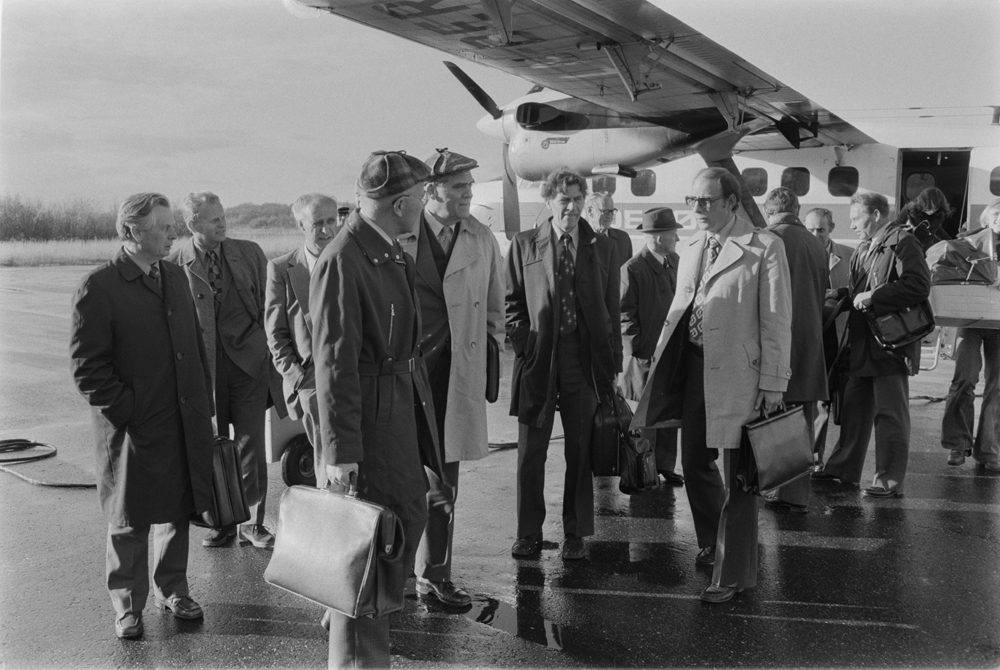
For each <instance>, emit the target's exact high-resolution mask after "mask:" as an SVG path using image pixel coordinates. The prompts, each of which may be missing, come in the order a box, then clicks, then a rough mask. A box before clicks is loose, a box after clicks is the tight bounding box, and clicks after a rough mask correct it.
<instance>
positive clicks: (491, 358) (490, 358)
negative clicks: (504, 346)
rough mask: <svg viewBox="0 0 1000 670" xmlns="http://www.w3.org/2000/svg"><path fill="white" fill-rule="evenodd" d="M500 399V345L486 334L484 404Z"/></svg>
mask: <svg viewBox="0 0 1000 670" xmlns="http://www.w3.org/2000/svg"><path fill="white" fill-rule="evenodd" d="M498 397H500V345H499V344H497V341H496V340H495V339H494V338H493V336H492V335H490V334H489V333H487V334H486V402H496V401H497V398H498Z"/></svg>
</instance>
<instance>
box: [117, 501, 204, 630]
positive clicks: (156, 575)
mask: <svg viewBox="0 0 1000 670" xmlns="http://www.w3.org/2000/svg"><path fill="white" fill-rule="evenodd" d="M150 528H153V588H154V591H155V594H156V597H157V598H160V599H161V600H166V599H167V598H173V597H181V596H187V595H190V594H189V593H188V580H187V564H188V530H189V526H188V520H187V518H186V517H185V518H183V519H178V520H177V521H175V522H173V523H161V524H155V525H152V526H151V525H150V524H146V525H142V526H115V525H112V524H108V545H107V555H106V559H105V567H106V572H107V578H108V593H109V594H110V595H111V605H112V606H113V607H114V608H115V612H117V613H118V615H119V616H121V615H123V614H125V613H126V612H135V613H138V612H142V610H143V608H144V607H145V606H146V600H147V598H149V531H150Z"/></svg>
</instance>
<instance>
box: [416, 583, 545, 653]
mask: <svg viewBox="0 0 1000 670" xmlns="http://www.w3.org/2000/svg"><path fill="white" fill-rule="evenodd" d="M536 596H537V594H535V593H530V592H529V593H528V594H527V597H528V598H529V599H532V600H535V599H536ZM411 597H415V598H416V600H417V602H418V603H420V606H421V607H423V608H424V609H426V610H427V611H428V612H432V613H434V614H452V615H461V616H464V617H466V618H468V619H472V620H473V621H475V622H476V623H481V624H484V625H486V626H490V627H491V628H496V629H497V630H502V631H503V632H505V633H509V634H511V635H516V636H517V637H519V638H522V639H524V640H528V641H529V642H534V643H536V644H541V645H545V646H546V647H549V648H550V649H558V650H560V651H562V649H563V643H562V632H561V631H560V628H559V624H557V623H554V622H552V621H549V620H548V619H545V618H544V617H542V616H541V615H540V614H539V613H538V610H539V605H540V603H538V602H532V603H530V604H529V603H526V604H525V605H526V606H525V607H522V608H520V609H519V608H517V607H514V606H512V605H509V604H507V603H505V602H503V601H500V600H497V599H496V598H488V597H486V596H475V597H473V599H472V604H471V605H467V606H465V607H449V606H447V605H442V604H441V603H440V602H438V601H437V600H434V599H432V598H420V597H417V596H416V594H413V596H411Z"/></svg>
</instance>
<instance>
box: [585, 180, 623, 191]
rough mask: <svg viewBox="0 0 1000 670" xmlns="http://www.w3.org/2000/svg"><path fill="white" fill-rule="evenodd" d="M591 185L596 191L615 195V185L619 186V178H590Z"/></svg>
mask: <svg viewBox="0 0 1000 670" xmlns="http://www.w3.org/2000/svg"><path fill="white" fill-rule="evenodd" d="M590 185H591V187H592V189H593V192H594V193H607V194H609V195H614V194H615V187H616V186H618V180H617V179H615V178H614V177H594V178H593V179H591V180H590Z"/></svg>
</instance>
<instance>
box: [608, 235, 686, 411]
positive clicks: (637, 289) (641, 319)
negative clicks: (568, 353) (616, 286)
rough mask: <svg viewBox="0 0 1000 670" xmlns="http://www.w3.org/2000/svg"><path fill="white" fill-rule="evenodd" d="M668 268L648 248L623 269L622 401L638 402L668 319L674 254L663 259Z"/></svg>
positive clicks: (674, 272) (674, 273) (674, 274)
mask: <svg viewBox="0 0 1000 670" xmlns="http://www.w3.org/2000/svg"><path fill="white" fill-rule="evenodd" d="M664 258H665V260H666V262H667V267H663V264H662V263H660V261H658V260H657V259H656V256H654V255H653V252H652V251H650V250H649V248H648V247H643V248H642V250H641V251H640V252H639V253H637V254H636V255H635V256H633V257H632V258H630V259H629V260H628V262H627V263H625V265H623V266H622V273H621V275H622V346H623V350H624V352H623V353H624V356H625V359H624V369H623V370H622V374H621V387H622V392H623V393H624V394H625V398H626V399H628V400H639V397H640V396H641V395H642V389H643V388H644V387H645V386H646V377H647V376H648V374H649V359H651V358H652V357H653V351H655V350H656V341H657V340H658V339H659V338H660V331H662V330H663V322H664V321H666V319H667V310H668V309H669V308H670V303H671V301H672V300H673V299H674V293H675V291H676V289H677V263H678V261H679V257H678V255H677V254H676V253H673V252H671V253H668V254H667V255H666V256H665V257H664Z"/></svg>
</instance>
